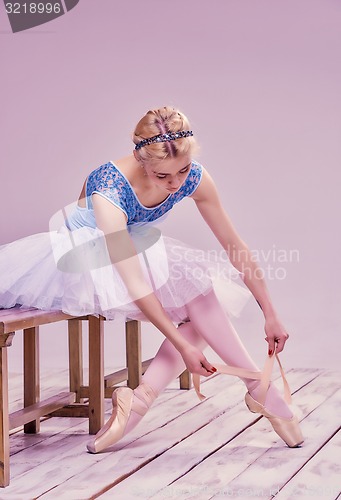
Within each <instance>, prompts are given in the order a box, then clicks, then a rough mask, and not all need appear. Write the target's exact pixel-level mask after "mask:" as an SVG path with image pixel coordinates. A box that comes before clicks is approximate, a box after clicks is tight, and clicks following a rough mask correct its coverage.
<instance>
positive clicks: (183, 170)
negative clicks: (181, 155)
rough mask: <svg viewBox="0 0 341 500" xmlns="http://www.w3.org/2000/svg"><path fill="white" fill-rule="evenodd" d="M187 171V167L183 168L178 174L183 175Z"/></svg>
mask: <svg viewBox="0 0 341 500" xmlns="http://www.w3.org/2000/svg"><path fill="white" fill-rule="evenodd" d="M188 170H189V167H185V168H183V169H182V170H180V174H185V173H186V172H188Z"/></svg>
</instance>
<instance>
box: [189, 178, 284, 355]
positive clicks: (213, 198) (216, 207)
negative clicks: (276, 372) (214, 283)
mask: <svg viewBox="0 0 341 500" xmlns="http://www.w3.org/2000/svg"><path fill="white" fill-rule="evenodd" d="M192 198H193V199H194V200H195V202H196V205H197V208H198V210H199V212H200V213H201V215H202V217H203V218H204V220H205V221H206V222H207V224H208V225H209V227H210V228H211V230H212V232H213V233H214V235H215V236H216V238H217V239H218V241H219V242H220V243H221V245H222V247H223V248H224V249H225V250H226V252H227V254H228V256H229V258H230V261H231V263H232V264H233V266H234V267H235V268H236V269H238V270H239V271H241V272H243V273H244V283H245V284H246V286H247V287H248V288H249V289H250V291H251V293H252V294H253V296H254V298H255V299H256V301H257V302H258V304H259V306H260V308H261V309H262V311H263V314H264V317H265V320H266V326H265V331H266V334H267V336H268V337H269V350H272V351H273V349H274V342H275V340H276V342H277V341H278V342H277V346H278V347H277V352H280V351H281V350H282V349H283V347H284V343H285V341H286V340H287V338H288V337H289V335H288V334H287V333H286V332H285V331H284V327H283V326H282V325H281V323H280V322H279V320H278V317H277V313H276V311H275V308H274V306H273V304H272V302H271V298H270V294H269V291H268V288H267V286H266V283H265V280H264V279H262V278H261V276H262V273H261V272H259V271H260V269H259V266H258V263H257V262H256V261H255V259H254V257H252V255H251V252H250V249H249V247H248V246H247V244H246V243H245V241H243V240H242V238H241V237H240V236H239V234H238V233H237V231H236V229H235V228H234V226H233V224H232V222H231V220H230V218H229V216H228V214H227V213H226V211H225V209H224V207H223V206H222V203H221V200H220V198H219V195H218V191H217V188H216V185H215V183H214V181H213V179H212V178H211V176H210V175H209V174H208V172H207V171H206V170H204V173H203V178H202V181H201V183H200V185H199V186H198V188H197V189H196V191H195V192H194V194H193V195H192Z"/></svg>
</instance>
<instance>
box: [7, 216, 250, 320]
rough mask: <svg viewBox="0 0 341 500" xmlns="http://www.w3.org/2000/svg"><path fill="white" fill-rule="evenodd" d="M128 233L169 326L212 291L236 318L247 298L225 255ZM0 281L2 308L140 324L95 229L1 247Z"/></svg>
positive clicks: (144, 232)
mask: <svg viewBox="0 0 341 500" xmlns="http://www.w3.org/2000/svg"><path fill="white" fill-rule="evenodd" d="M130 235H131V237H132V239H133V241H134V244H135V248H136V251H137V252H138V258H139V262H140V265H141V267H142V270H143V274H144V277H145V280H146V281H147V283H149V285H150V287H151V288H152V289H153V291H154V293H155V294H156V296H157V297H158V299H159V300H160V302H161V304H162V306H163V308H164V309H165V310H166V312H167V313H168V314H169V316H170V318H171V319H172V320H173V321H174V322H181V321H185V320H186V319H187V318H188V315H187V310H186V304H188V302H190V301H191V300H193V299H195V298H196V297H198V296H199V295H206V294H208V293H209V292H210V291H211V290H212V288H213V289H214V291H215V293H216V295H217V297H218V299H219V300H220V302H221V304H222V305H223V307H224V309H225V310H226V312H227V313H228V314H229V315H230V316H239V314H240V312H241V310H242V309H243V307H244V306H245V304H246V302H247V301H248V300H249V298H250V296H251V293H250V291H249V290H248V289H247V288H246V287H245V286H244V285H243V284H242V283H241V282H240V283H238V281H241V278H242V274H241V273H240V272H239V271H238V270H237V269H236V268H234V267H233V265H232V264H231V262H230V261H229V259H228V257H227V256H226V254H222V253H221V254H219V255H218V254H217V253H216V252H205V251H203V250H199V249H195V248H192V247H190V246H188V245H186V244H184V243H183V242H181V241H178V240H175V239H173V238H169V237H166V236H163V235H161V233H160V232H158V231H155V230H154V229H152V230H150V229H145V228H142V229H141V228H136V229H134V228H132V229H130ZM122 258H124V256H123V257H122ZM0 277H1V279H0V307H2V308H9V307H13V306H14V305H16V304H20V305H22V306H23V307H36V308H38V309H43V310H61V311H64V312H65V313H67V314H71V315H74V316H79V315H87V314H96V315H102V316H104V317H106V318H107V319H114V318H117V317H124V318H131V319H140V320H145V319H146V318H145V317H144V315H143V314H142V312H141V311H140V309H139V308H138V307H137V305H136V304H135V302H134V301H133V300H132V298H131V296H130V294H129V292H128V290H127V287H126V285H125V283H124V282H123V280H122V278H121V276H120V274H119V273H118V271H117V269H116V266H115V265H113V264H111V261H110V258H109V255H108V251H107V247H106V244H105V238H104V235H103V233H102V232H101V231H100V230H99V229H97V228H96V229H93V228H90V227H82V228H80V229H76V230H74V231H69V230H68V229H67V228H66V227H65V226H62V227H61V228H60V230H58V231H51V232H46V233H39V234H35V235H32V236H28V237H26V238H22V239H20V240H17V241H14V242H13V243H9V244H7V245H3V246H1V247H0ZM135 298H136V297H135Z"/></svg>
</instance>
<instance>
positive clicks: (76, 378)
mask: <svg viewBox="0 0 341 500" xmlns="http://www.w3.org/2000/svg"><path fill="white" fill-rule="evenodd" d="M68 337H69V386H70V392H75V393H76V403H80V402H81V398H80V388H81V386H82V385H83V345H82V341H83V340H82V321H81V320H79V319H69V320H68Z"/></svg>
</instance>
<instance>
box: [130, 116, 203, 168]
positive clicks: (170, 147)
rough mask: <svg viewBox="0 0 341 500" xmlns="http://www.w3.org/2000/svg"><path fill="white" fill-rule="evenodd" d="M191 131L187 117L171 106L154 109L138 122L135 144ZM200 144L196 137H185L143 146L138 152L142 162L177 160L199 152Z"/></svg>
mask: <svg viewBox="0 0 341 500" xmlns="http://www.w3.org/2000/svg"><path fill="white" fill-rule="evenodd" d="M182 130H190V124H189V121H188V118H187V116H185V115H184V114H183V113H181V111H179V110H178V109H175V108H172V107H171V106H164V107H163V108H158V109H152V110H150V111H148V112H147V113H146V114H145V115H144V116H143V117H142V118H141V120H140V121H139V122H138V124H137V125H136V127H135V130H134V133H133V141H134V144H137V143H138V142H140V141H142V140H143V139H149V138H150V137H154V136H155V135H159V134H166V133H169V132H173V133H176V132H180V131H182ZM198 149H199V148H198V144H197V142H196V140H195V138H194V137H183V138H180V139H176V140H173V141H167V142H158V143H154V144H149V145H146V146H143V147H142V148H140V149H139V150H137V151H136V155H137V156H138V158H139V159H140V160H141V161H148V162H153V161H160V160H166V159H167V158H177V157H179V156H182V155H186V154H189V155H190V156H192V155H193V154H195V152H197V151H198Z"/></svg>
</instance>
